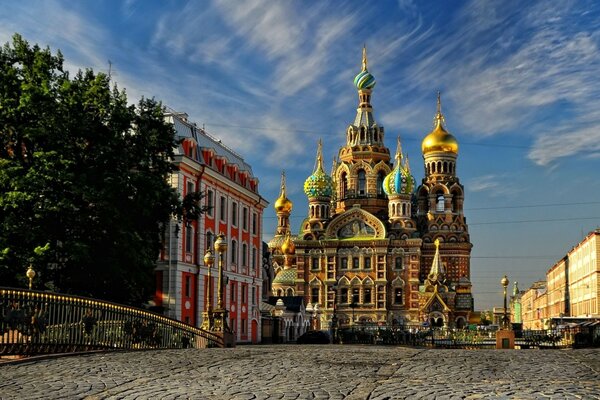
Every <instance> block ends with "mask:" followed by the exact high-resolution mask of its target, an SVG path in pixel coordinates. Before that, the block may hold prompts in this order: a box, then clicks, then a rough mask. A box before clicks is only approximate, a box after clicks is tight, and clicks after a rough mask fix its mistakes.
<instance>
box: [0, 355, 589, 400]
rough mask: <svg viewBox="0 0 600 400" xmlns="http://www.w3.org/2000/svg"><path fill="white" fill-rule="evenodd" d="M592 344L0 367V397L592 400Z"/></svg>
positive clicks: (94, 358) (108, 359)
mask: <svg viewBox="0 0 600 400" xmlns="http://www.w3.org/2000/svg"><path fill="white" fill-rule="evenodd" d="M599 371H600V350H599V349H594V350H431V349H413V348H404V347H374V346H330V345H326V346H296V345H287V346H285V345H281V346H244V347H238V348H235V349H207V350H165V351H146V352H123V353H97V354H90V355H81V356H69V357H59V358H50V359H41V360H37V361H33V362H19V363H5V364H0V398H1V399H7V400H8V399H59V398H61V399H89V400H92V399H367V398H368V399H373V400H375V399H404V398H410V399H482V398H487V399H491V398H503V399H541V398H552V399H600V373H599Z"/></svg>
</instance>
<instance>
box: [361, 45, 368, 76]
mask: <svg viewBox="0 0 600 400" xmlns="http://www.w3.org/2000/svg"><path fill="white" fill-rule="evenodd" d="M362 72H367V45H363V52H362Z"/></svg>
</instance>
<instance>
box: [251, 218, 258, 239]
mask: <svg viewBox="0 0 600 400" xmlns="http://www.w3.org/2000/svg"><path fill="white" fill-rule="evenodd" d="M256 220H257V217H256V214H252V234H254V235H256V229H257V223H256Z"/></svg>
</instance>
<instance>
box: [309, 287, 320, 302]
mask: <svg viewBox="0 0 600 400" xmlns="http://www.w3.org/2000/svg"><path fill="white" fill-rule="evenodd" d="M310 302H311V303H313V304H319V288H318V287H314V288H311V289H310Z"/></svg>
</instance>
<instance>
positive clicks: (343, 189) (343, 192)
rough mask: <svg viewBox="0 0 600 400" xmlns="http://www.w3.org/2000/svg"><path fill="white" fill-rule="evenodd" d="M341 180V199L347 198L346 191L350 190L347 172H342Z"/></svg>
mask: <svg viewBox="0 0 600 400" xmlns="http://www.w3.org/2000/svg"><path fill="white" fill-rule="evenodd" d="M340 181H341V184H340V199H345V198H346V193H347V192H348V178H347V176H346V172H342V175H341V179H340Z"/></svg>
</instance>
